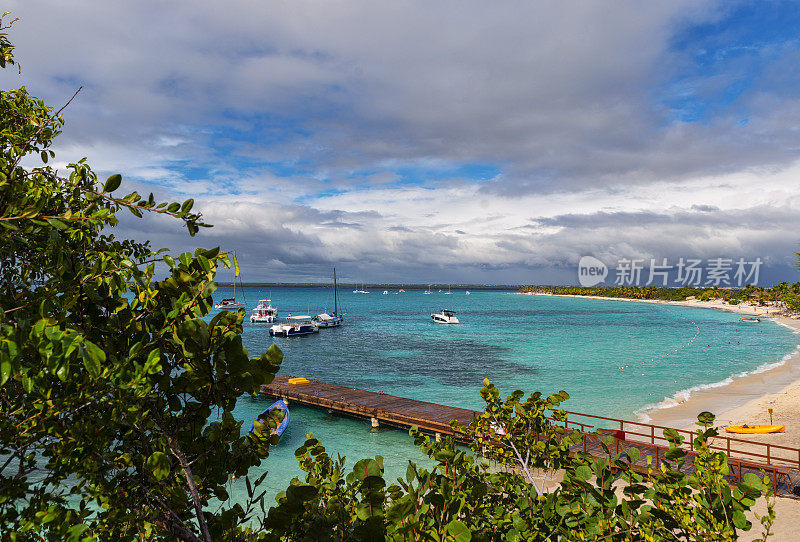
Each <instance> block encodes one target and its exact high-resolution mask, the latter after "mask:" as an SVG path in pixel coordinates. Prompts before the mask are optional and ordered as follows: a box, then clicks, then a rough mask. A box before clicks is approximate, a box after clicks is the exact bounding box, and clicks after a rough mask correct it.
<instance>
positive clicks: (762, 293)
mask: <svg viewBox="0 0 800 542" xmlns="http://www.w3.org/2000/svg"><path fill="white" fill-rule="evenodd" d="M519 291H520V292H522V293H539V294H554V295H582V296H600V297H619V298H624V299H658V300H664V301H685V300H687V299H697V300H700V301H710V300H712V299H715V300H722V301H727V302H728V303H730V304H731V305H738V304H740V303H745V302H751V303H754V304H756V305H774V304H781V305H783V306H785V307H786V308H788V309H791V310H800V282H795V283H794V284H789V283H788V282H782V283H780V284H778V285H777V286H773V287H771V288H760V287H757V286H746V287H744V288H719V287H713V288H695V287H693V286H682V287H680V288H658V287H654V286H646V287H641V286H617V287H600V286H597V287H591V288H583V287H579V286H523V287H521V288H520V289H519Z"/></svg>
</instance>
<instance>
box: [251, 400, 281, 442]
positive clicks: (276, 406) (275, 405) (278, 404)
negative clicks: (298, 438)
mask: <svg viewBox="0 0 800 542" xmlns="http://www.w3.org/2000/svg"><path fill="white" fill-rule="evenodd" d="M275 409H277V410H278V411H280V412H282V413H283V419H282V420H281V423H279V424H278V427H276V428H275V429H273V430H272V434H273V435H278V436H281V435H282V434H283V432H284V431H286V427H287V426H288V425H289V419H290V418H291V414H289V407H288V406H286V403H284V402H283V399H278V400H277V401H275V402H274V403H272V404H271V405H270V406H269V407H268V408H267V409H266V410H265V411H264V412H262V413H261V414H259V415H258V418H257V420H261V419H264V418H266V417H267V416H269V413H270V412H272V411H273V410H275ZM255 431H256V424H255V423H253V425H251V426H250V433H255Z"/></svg>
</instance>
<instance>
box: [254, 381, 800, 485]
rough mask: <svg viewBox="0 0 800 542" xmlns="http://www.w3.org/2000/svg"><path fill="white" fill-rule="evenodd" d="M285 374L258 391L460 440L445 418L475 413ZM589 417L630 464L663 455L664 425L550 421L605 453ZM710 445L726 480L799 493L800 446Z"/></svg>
mask: <svg viewBox="0 0 800 542" xmlns="http://www.w3.org/2000/svg"><path fill="white" fill-rule="evenodd" d="M289 378H290V376H278V377H276V378H275V380H273V381H272V383H270V384H267V385H264V386H262V387H261V392H262V393H264V394H265V395H268V396H271V397H276V398H282V399H284V400H286V401H287V403H288V404H291V403H292V402H294V403H298V404H302V405H306V406H311V407H316V408H322V409H326V410H328V411H329V412H332V413H337V414H342V415H346V416H352V417H356V418H362V419H367V420H370V421H371V424H372V427H379V426H381V425H388V426H392V427H398V428H402V429H408V428H410V427H413V426H417V427H419V428H420V429H421V430H423V431H426V432H428V433H432V434H435V435H437V437H438V436H440V435H443V436H451V437H454V438H455V439H457V440H462V441H463V440H464V435H463V434H462V433H460V432H458V431H457V430H454V429H453V428H452V427H450V421H451V420H456V421H457V422H458V425H469V424H470V423H471V422H472V421H473V420H474V419H475V416H476V415H479V414H480V412H476V411H474V410H468V409H464V408H457V407H450V406H445V405H439V404H436V403H428V402H425V401H417V400H415V399H407V398H404V397H397V396H394V395H386V394H384V393H378V392H372V391H366V390H361V389H358V388H348V387H344V386H338V385H336V384H328V383H325V382H318V381H315V380H310V381H309V383H307V384H302V385H292V384H289ZM290 408H291V407H290ZM576 418H577V420H576ZM578 420H580V421H578ZM592 421H593V422H594V423H598V422H600V423H602V424H603V425H606V426H611V427H619V429H601V431H602V432H603V433H605V434H606V435H607V436H611V437H612V438H613V442H612V444H611V446H610V448H611V451H612V452H613V453H619V452H624V451H625V450H628V449H630V448H638V449H639V451H640V454H641V457H640V459H639V461H638V462H637V463H636V464H634V465H632V466H633V468H634V469H635V470H638V471H640V472H647V457H648V456H650V457H652V458H653V463H654V466H656V467H657V466H658V464H659V463H660V462H661V461H664V458H665V454H666V452H667V450H668V449H669V444H668V443H667V442H666V440H665V439H664V438H663V437H662V436H659V435H661V434H662V433H663V429H664V428H663V427H660V426H654V425H649V424H642V423H638V422H630V421H625V420H617V419H613V418H605V417H601V416H593V415H587V414H580V413H577V412H570V413H569V414H568V421H567V422H566V423H561V422H554V423H559V424H561V425H564V426H565V427H566V428H567V429H568V430H569V431H577V432H579V433H580V434H582V435H583V438H582V441H581V443H579V444H577V445H575V446H573V448H572V451H573V452H575V453H580V452H584V453H588V454H591V455H592V456H595V457H607V454H606V453H605V451H604V450H603V448H602V446H601V445H600V442H599V440H598V437H597V435H596V434H595V433H594V432H595V431H596V429H595V426H594V425H592V424H590V422H592ZM679 432H680V433H685V435H684V436H685V437H686V441H687V442H691V440H692V438H693V437H695V436H696V433H695V432H689V431H679ZM713 448H714V449H715V450H720V451H725V452H726V453H727V454H728V457H729V460H728V463H729V465H730V470H731V474H730V475H729V476H728V479H729V481H730V482H732V483H734V482H737V481H740V480H741V479H742V477H743V476H744V475H745V474H747V473H755V474H759V475H760V476H763V474H762V473H765V474H767V475H769V476H770V477H771V478H772V480H773V485H774V487H775V490H776V493H778V494H781V495H783V496H797V495H798V494H800V449H795V448H788V447H783V446H774V445H765V444H763V443H757V442H752V441H747V440H744V439H738V438H730V437H725V436H721V437H717V438H716V439H715V440H714V443H713ZM761 448H764V450H763V451H765V452H766V453H760V451H761ZM687 449H688V445H687ZM693 468H694V466H693V463H692V455H691V453H690V455H689V456H688V459H687V461H686V465H685V468H684V470H685V471H686V472H691V471H692V470H693Z"/></svg>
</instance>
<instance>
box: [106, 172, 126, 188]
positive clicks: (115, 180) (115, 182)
mask: <svg viewBox="0 0 800 542" xmlns="http://www.w3.org/2000/svg"><path fill="white" fill-rule="evenodd" d="M121 183H122V175H120V174H119V173H115V174H114V175H112V176H111V177H109V178H108V179H106V184H104V185H103V192H113V191H114V190H116V189H117V188H119V185H120V184H121Z"/></svg>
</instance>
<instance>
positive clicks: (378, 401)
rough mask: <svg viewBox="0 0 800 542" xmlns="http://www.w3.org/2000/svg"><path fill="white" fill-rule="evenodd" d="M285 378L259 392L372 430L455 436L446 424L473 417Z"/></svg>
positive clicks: (470, 413) (458, 411) (453, 410)
mask: <svg viewBox="0 0 800 542" xmlns="http://www.w3.org/2000/svg"><path fill="white" fill-rule="evenodd" d="M289 378H290V377H288V376H277V377H275V380H273V381H272V383H271V384H267V385H265V386H262V387H261V392H262V393H264V394H266V395H269V396H271V397H276V398H277V397H280V398H282V399H288V400H289V402H290V403H291V402H292V401H294V402H297V403H299V404H302V405H307V406H313V407H317V408H324V409H327V410H330V411H332V412H335V413H337V414H344V415H347V416H353V417H356V418H364V419H367V420H370V422H371V424H372V427H378V426H380V425H389V426H392V427H399V428H401V429H408V428H410V427H413V426H417V427H419V428H420V429H422V430H423V431H427V432H430V433H439V434H441V435H448V436H456V437H457V436H458V435H457V434H456V433H455V432H454V431H453V429H452V428H451V427H450V420H456V421H457V422H458V423H459V425H469V424H470V423H472V420H473V417H474V416H475V414H477V413H476V412H475V411H474V410H467V409H465V408H456V407H450V406H444V405H437V404H436V403H427V402H425V401H417V400H415V399H406V398H404V397H397V396H395V395H386V394H385V393H378V392H374V391H366V390H360V389H357V388H347V387H344V386H337V385H336V384H328V383H325V382H317V381H316V380H311V381H309V383H308V384H302V385H297V386H296V385H291V384H289Z"/></svg>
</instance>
